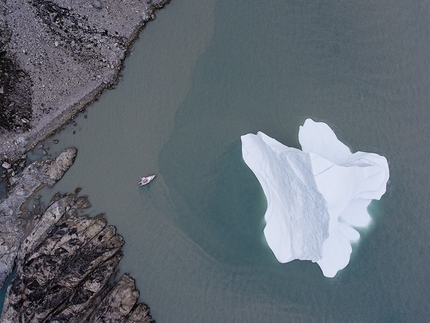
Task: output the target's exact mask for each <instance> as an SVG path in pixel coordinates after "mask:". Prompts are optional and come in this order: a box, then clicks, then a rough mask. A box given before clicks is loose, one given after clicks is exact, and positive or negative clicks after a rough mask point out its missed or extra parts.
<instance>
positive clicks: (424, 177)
mask: <svg viewBox="0 0 430 323" xmlns="http://www.w3.org/2000/svg"><path fill="white" fill-rule="evenodd" d="M429 35H430V15H429V6H428V2H427V1H423V0H418V1H414V2H412V1H406V2H405V1H400V0H388V1H364V2H363V1H346V0H342V1H285V0H274V1H255V0H246V1H245V0H235V1H227V0H181V1H179V0H174V1H172V2H171V4H169V5H167V6H166V8H165V9H163V10H161V11H160V12H158V13H157V19H156V20H155V21H153V22H151V23H149V24H148V26H147V27H146V28H145V29H144V30H143V32H142V34H141V36H140V39H139V40H138V41H137V42H136V43H135V45H134V48H133V51H132V54H131V55H130V57H128V58H127V60H126V62H125V70H124V71H123V73H122V79H121V81H120V83H119V84H118V85H117V86H116V88H115V89H114V90H110V91H106V92H105V93H104V94H103V95H102V96H101V98H100V100H99V101H98V102H96V103H94V104H92V105H91V106H89V107H88V109H87V111H85V112H83V113H82V114H81V115H79V116H78V117H77V118H76V120H74V121H73V122H72V123H71V124H70V125H68V126H67V127H65V128H64V130H62V131H61V132H59V133H57V134H55V136H53V137H52V138H49V139H48V140H47V141H46V142H45V143H44V146H45V148H48V146H49V148H50V149H49V151H48V153H49V154H52V156H54V155H55V154H56V153H57V152H59V151H60V150H61V149H63V148H65V147H68V146H75V147H77V148H78V157H77V159H76V162H75V164H74V165H73V166H72V168H71V169H70V170H69V171H68V172H67V174H66V175H65V176H64V178H63V179H62V180H61V181H60V182H59V183H58V184H57V185H56V186H55V187H54V188H53V189H44V190H43V192H42V193H43V194H44V196H45V197H46V198H47V197H48V196H50V195H52V194H54V193H55V192H57V191H61V192H63V193H65V192H73V191H74V190H75V188H77V187H81V188H82V191H81V194H85V195H88V196H89V198H90V201H91V203H92V205H93V207H92V208H91V209H90V212H91V214H94V215H95V214H97V213H106V216H107V218H108V220H109V223H110V224H112V225H115V226H116V227H117V229H118V232H119V233H120V234H121V235H122V236H123V237H124V238H125V240H126V244H125V247H124V252H125V257H124V259H123V261H122V262H121V268H120V269H121V271H122V272H130V273H131V274H132V275H133V276H134V277H135V278H136V281H137V287H138V289H139V290H140V293H141V298H140V299H141V301H144V302H147V303H148V304H149V306H150V308H151V313H152V315H153V317H154V318H155V319H156V321H157V322H159V323H181V322H187V323H189V322H205V323H215V322H216V323H219V322H258V323H261V322H270V323H274V322H276V323H278V322H357V323H361V322H424V321H426V320H427V319H428V317H430V306H429V304H430V284H429V281H430V260H429V254H430V243H429V241H430V214H429V213H430V203H429V202H428V188H429V184H430V183H429V178H430V174H429V173H430V170H429V169H430V167H429V165H428V160H429V157H430V144H429V140H428V137H429V134H430V108H429V106H430V61H429V59H428V55H429V53H430V41H429ZM308 117H310V118H312V119H314V120H316V121H323V122H325V123H327V124H328V125H329V126H330V127H331V128H332V129H333V130H334V132H335V133H336V135H337V136H338V138H339V140H341V141H342V142H343V143H345V144H346V145H347V146H348V147H349V148H350V149H351V150H352V152H355V151H357V150H361V151H371V152H375V153H377V154H379V155H383V156H385V157H386V158H387V160H388V161H389V163H390V182H389V183H388V186H387V192H386V194H385V195H384V196H383V197H382V199H381V200H380V201H374V202H372V203H371V204H370V207H369V208H370V213H371V216H372V218H373V220H372V225H371V226H370V227H369V228H368V229H366V230H361V231H360V234H361V238H360V242H359V243H358V244H357V245H354V246H353V252H352V257H351V261H350V263H349V265H348V266H347V267H346V268H345V269H343V270H342V271H340V272H339V273H338V274H337V275H336V276H335V277H334V278H326V277H324V276H323V274H322V272H321V270H320V268H319V266H318V265H317V264H314V263H311V262H310V261H298V260H296V261H293V262H290V263H287V264H280V263H279V262H278V261H277V260H276V258H275V256H274V255H273V253H272V252H271V250H270V248H269V247H268V245H267V243H266V242H265V239H264V235H263V228H264V218H263V217H264V213H265V210H266V200H265V196H264V194H263V191H262V189H261V187H260V185H259V182H258V181H257V179H256V178H255V176H254V174H253V173H252V171H251V170H250V169H249V168H248V167H247V166H246V164H245V163H244V161H243V159H242V154H241V143H240V136H241V135H243V134H246V133H256V132H257V131H263V132H264V133H266V134H267V135H269V136H271V137H273V138H276V139H277V140H278V141H280V142H282V143H283V144H284V145H288V146H292V147H296V148H299V146H298V139H297V132H298V129H299V126H300V125H302V124H303V122H304V120H305V119H306V118H308ZM54 139H58V140H59V143H58V144H54V143H53V140H54ZM38 151H40V149H36V150H35V154H37V152H38ZM151 173H156V174H157V177H156V179H155V180H154V181H153V182H152V183H151V184H150V185H148V186H145V187H139V186H138V181H139V179H140V177H142V176H143V175H149V174H151Z"/></svg>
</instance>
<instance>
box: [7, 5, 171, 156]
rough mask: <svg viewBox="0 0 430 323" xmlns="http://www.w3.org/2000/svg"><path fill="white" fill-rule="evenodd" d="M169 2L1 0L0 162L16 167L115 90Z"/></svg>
mask: <svg viewBox="0 0 430 323" xmlns="http://www.w3.org/2000/svg"><path fill="white" fill-rule="evenodd" d="M168 2H169V0H142V1H137V0H122V1H117V0H90V1H72V0H43V1H42V0H7V1H5V0H0V159H3V160H9V161H11V160H16V159H17V158H18V157H19V156H20V155H22V154H23V153H25V151H27V150H28V149H30V148H32V147H34V146H35V145H36V143H37V142H38V141H40V140H42V139H44V138H46V137H47V136H48V135H50V134H51V133H52V132H54V131H56V130H57V129H58V128H59V127H60V126H62V125H63V124H65V123H67V122H68V121H69V120H71V119H72V118H73V116H74V115H76V114H77V113H78V112H79V111H81V110H82V109H83V108H84V107H85V106H86V105H87V104H88V103H89V102H92V101H93V100H94V99H95V98H96V97H97V96H98V95H99V94H100V93H101V91H103V89H105V88H109V87H111V86H113V85H114V84H116V83H117V81H118V77H119V72H120V70H121V68H122V64H123V61H124V58H125V56H126V53H127V51H128V49H129V48H130V46H131V43H132V41H133V40H134V39H135V38H136V37H137V35H138V33H139V31H140V30H141V29H142V28H143V27H144V26H145V24H146V23H147V22H148V21H149V20H152V19H155V14H154V12H155V11H156V10H157V9H160V8H162V7H163V6H164V4H166V3H168Z"/></svg>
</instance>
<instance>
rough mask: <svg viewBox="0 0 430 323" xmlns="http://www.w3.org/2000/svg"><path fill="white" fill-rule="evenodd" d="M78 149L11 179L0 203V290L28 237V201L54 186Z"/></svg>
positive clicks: (68, 150)
mask: <svg viewBox="0 0 430 323" xmlns="http://www.w3.org/2000/svg"><path fill="white" fill-rule="evenodd" d="M75 156H76V149H75V148H68V149H66V150H65V151H63V152H62V153H61V154H60V155H58V157H57V158H56V159H48V160H46V161H36V162H34V163H32V164H30V165H29V166H28V167H27V168H25V169H24V171H23V172H22V173H21V174H19V175H17V176H15V177H12V178H10V183H11V189H10V191H9V194H8V195H7V196H6V197H4V198H3V199H1V200H0V232H1V235H0V287H1V286H3V284H4V282H5V280H6V278H7V276H8V275H9V274H10V273H11V272H12V268H13V266H14V261H15V258H16V256H17V252H18V248H19V245H20V243H21V241H22V239H23V237H24V234H25V227H24V222H23V221H21V218H22V216H23V215H24V214H25V213H26V211H25V210H26V205H27V203H28V201H29V199H30V198H31V197H32V196H33V195H34V194H35V192H37V190H39V189H40V188H42V187H43V186H44V185H48V186H53V185H54V184H55V183H56V182H57V181H58V180H60V179H61V177H62V176H63V175H64V173H65V172H66V171H67V170H68V169H69V167H70V166H71V165H72V164H73V161H74V159H75Z"/></svg>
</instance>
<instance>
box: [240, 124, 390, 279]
mask: <svg viewBox="0 0 430 323" xmlns="http://www.w3.org/2000/svg"><path fill="white" fill-rule="evenodd" d="M241 139H242V156H243V159H244V161H245V163H246V164H247V165H248V167H249V168H250V169H251V170H252V171H253V172H254V174H255V176H256V177H257V179H258V181H259V182H260V184H261V186H262V188H263V191H264V194H265V195H266V199H267V210H266V213H265V215H264V218H265V220H266V227H265V229H264V235H265V237H266V240H267V243H268V245H269V247H270V248H271V249H272V251H273V253H274V254H275V257H276V258H277V259H278V261H280V262H282V263H285V262H289V261H292V260H294V259H301V260H311V261H313V262H316V263H318V265H319V266H320V267H321V270H322V272H323V274H324V276H326V277H334V276H335V275H336V273H337V272H338V271H339V270H341V269H343V268H345V266H346V265H347V264H348V262H349V259H350V254H351V251H352V249H351V243H352V242H356V241H358V240H359V238H360V235H359V233H358V232H357V231H356V230H355V229H354V227H366V226H368V225H369V223H370V220H371V218H370V216H369V214H368V212H367V206H368V205H369V203H370V202H371V201H372V200H374V199H376V200H377V199H380V198H381V196H382V195H383V194H384V193H385V191H386V184H387V181H388V178H389V169H388V163H387V160H386V159H385V157H383V156H380V155H377V154H374V153H366V152H356V153H354V154H352V153H351V151H350V150H349V148H348V147H347V146H345V145H344V144H343V143H342V142H340V141H339V140H338V139H337V137H336V135H335V134H334V132H333V131H332V130H331V129H330V127H329V126H328V125H326V124H325V123H321V122H314V121H313V120H311V119H307V120H306V121H305V123H304V125H303V126H301V127H300V129H299V142H300V145H301V146H302V150H299V149H296V148H291V147H287V146H284V145H282V144H281V143H279V142H278V141H276V140H275V139H273V138H270V137H269V136H267V135H265V134H264V133H262V132H258V133H257V134H256V135H254V134H246V135H244V136H242V137H241Z"/></svg>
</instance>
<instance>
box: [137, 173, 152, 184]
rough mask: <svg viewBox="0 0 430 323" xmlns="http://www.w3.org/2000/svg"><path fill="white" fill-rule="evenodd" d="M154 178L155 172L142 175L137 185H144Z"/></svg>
mask: <svg viewBox="0 0 430 323" xmlns="http://www.w3.org/2000/svg"><path fill="white" fill-rule="evenodd" d="M154 178H155V174H153V175H149V176H144V177H142V179H141V180H140V182H139V186H144V185H146V184H149V183H150V182H151V181H152V180H153V179H154Z"/></svg>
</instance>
